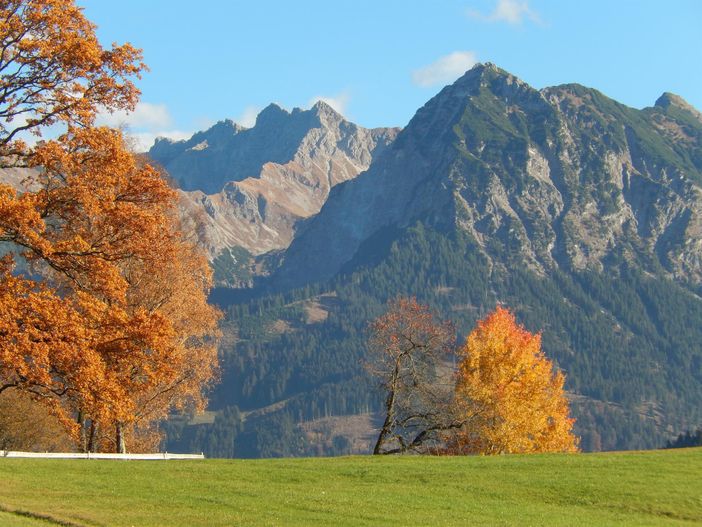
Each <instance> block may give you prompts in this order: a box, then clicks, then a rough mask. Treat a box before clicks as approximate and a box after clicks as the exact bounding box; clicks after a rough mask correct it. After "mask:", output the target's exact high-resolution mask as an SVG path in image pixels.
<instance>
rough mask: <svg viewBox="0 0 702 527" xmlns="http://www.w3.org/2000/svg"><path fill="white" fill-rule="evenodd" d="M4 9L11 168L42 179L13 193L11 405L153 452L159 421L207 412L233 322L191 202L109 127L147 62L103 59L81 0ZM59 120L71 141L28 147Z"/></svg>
mask: <svg viewBox="0 0 702 527" xmlns="http://www.w3.org/2000/svg"><path fill="white" fill-rule="evenodd" d="M0 10H2V13H1V15H2V17H3V19H2V20H4V22H0V40H1V41H2V42H3V43H4V45H5V53H4V54H3V57H2V60H3V61H4V62H3V63H2V64H0V77H1V79H2V80H1V81H0V82H2V86H3V89H4V91H2V90H0V119H4V121H3V124H2V126H0V160H1V161H2V165H3V166H18V165H21V166H26V167H30V168H33V169H34V172H33V173H32V175H31V177H29V178H28V179H27V181H26V182H25V185H24V187H23V188H22V189H16V188H13V187H11V186H9V185H2V184H0V248H4V251H5V252H8V251H9V254H6V255H5V256H4V257H3V258H2V259H1V260H0V393H2V392H4V391H6V390H18V391H22V392H24V393H26V394H29V395H31V396H32V397H33V398H34V400H35V401H37V402H41V403H43V404H45V405H46V406H47V407H48V408H50V409H51V410H52V411H53V412H54V414H55V415H56V416H58V417H59V418H60V420H61V421H62V422H63V424H64V426H65V427H66V429H67V430H68V432H69V433H70V434H71V435H72V437H73V438H74V440H75V441H76V443H77V445H78V447H79V448H81V449H84V450H117V451H125V450H126V444H127V442H130V443H131V444H132V445H135V446H136V447H137V448H141V447H143V448H150V447H152V446H153V443H154V439H155V438H156V439H157V436H155V435H154V434H153V422H154V421H155V420H157V419H161V418H163V417H165V416H166V415H167V413H168V412H169V411H170V410H172V409H180V410H183V409H197V408H201V407H202V406H203V405H204V397H203V395H202V393H203V389H204V388H206V387H207V385H208V384H210V383H211V382H212V381H213V380H214V379H215V378H216V374H217V359H216V337H217V327H216V326H217V320H218V313H217V311H216V310H215V309H214V308H212V307H211V306H209V305H208V304H207V302H206V295H207V291H208V290H209V288H210V285H211V275H210V271H209V268H208V266H207V262H206V261H205V259H204V257H203V256H202V254H201V253H200V251H199V250H198V249H197V247H195V245H194V244H193V243H191V242H190V241H188V240H187V239H186V236H185V235H184V234H183V233H182V232H181V231H180V228H179V225H178V222H177V220H176V217H177V211H176V206H177V200H176V194H175V192H174V191H173V190H172V189H170V188H169V187H168V185H167V184H166V182H165V180H164V178H163V177H162V176H161V174H159V173H158V172H157V171H156V170H155V169H154V168H152V167H151V166H149V165H148V164H146V163H144V162H143V161H141V160H140V159H139V158H138V157H136V156H135V155H133V154H132V153H131V152H130V151H129V150H128V148H127V147H126V145H125V143H124V139H123V137H122V135H121V133H120V132H118V131H115V130H110V129H107V128H96V127H93V121H94V118H95V115H96V112H97V111H98V110H108V111H114V110H116V109H127V110H128V109H132V108H133V105H134V104H135V102H136V96H137V94H138V92H137V91H136V88H135V87H134V86H133V84H132V83H131V82H130V81H129V76H131V75H134V74H137V73H138V72H139V70H140V69H141V67H142V66H141V65H140V63H138V60H139V53H138V52H137V51H136V50H134V49H133V48H131V47H130V46H128V45H125V46H122V47H113V49H112V50H110V51H105V50H102V48H101V47H100V46H99V43H98V42H97V40H96V38H95V35H94V27H93V26H92V24H90V23H89V22H88V21H86V20H85V19H84V18H83V16H82V13H81V11H80V10H79V9H78V8H76V7H75V6H74V5H73V2H71V1H69V0H26V1H22V2H19V1H18V2H4V3H3V4H2V8H1V9H0ZM52 57H53V59H52ZM13 61H14V62H13ZM38 65H39V66H38ZM37 68H39V69H37ZM41 68H47V70H46V72H45V74H44V75H43V76H42V72H41ZM12 83H15V87H14V89H12V88H11V86H12ZM17 94H20V95H17ZM16 119H19V120H20V124H19V125H16V124H13V123H14V122H15V120H16ZM53 123H63V124H64V125H65V129H66V131H65V133H63V134H62V135H61V136H60V137H58V138H57V139H54V140H51V141H46V142H43V143H39V144H38V146H36V147H33V148H32V147H28V146H27V144H25V143H24V142H23V141H22V140H21V139H18V135H17V134H18V133H20V132H27V131H31V132H33V133H35V134H40V133H41V130H42V127H43V126H44V125H47V124H53ZM18 261H23V262H25V263H26V265H25V266H24V267H23V268H22V269H20V268H18V267H17V265H16V264H17V262H18Z"/></svg>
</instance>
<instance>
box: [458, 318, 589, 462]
mask: <svg viewBox="0 0 702 527" xmlns="http://www.w3.org/2000/svg"><path fill="white" fill-rule="evenodd" d="M459 358H460V363H459V365H458V372H457V380H456V404H457V405H458V408H459V409H460V412H461V413H462V414H463V415H465V416H466V417H467V418H468V421H467V422H468V425H467V426H466V427H464V428H463V429H462V430H461V432H460V433H459V434H457V435H454V436H453V438H452V439H451V441H450V446H449V451H450V452H453V453H463V454H488V455H489V454H507V453H532V452H576V451H577V450H578V438H577V437H576V436H575V435H573V431H572V428H573V423H574V419H572V418H571V417H569V409H568V401H567V399H566V397H565V393H564V391H563V383H564V381H565V377H564V376H563V374H562V373H561V372H559V371H554V368H553V365H552V364H551V362H550V361H549V360H548V359H547V358H546V356H545V355H544V353H543V352H542V350H541V335H539V334H532V333H529V332H528V331H527V330H526V329H524V328H523V327H522V326H520V325H519V324H517V322H516V320H515V317H514V315H513V314H512V313H511V312H510V311H509V310H507V309H505V308H502V307H497V309H495V311H494V312H492V313H491V314H489V315H488V316H487V317H486V318H485V319H483V320H481V321H479V322H478V324H477V326H476V327H475V329H474V330H473V331H472V332H471V333H470V335H469V336H468V339H467V341H466V344H465V345H464V346H463V348H462V349H461V350H460V351H459Z"/></svg>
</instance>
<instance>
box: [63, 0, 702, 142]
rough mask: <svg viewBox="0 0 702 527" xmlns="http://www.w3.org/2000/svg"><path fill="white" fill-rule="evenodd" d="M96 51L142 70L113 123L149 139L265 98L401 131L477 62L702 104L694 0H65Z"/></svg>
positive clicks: (544, 80) (530, 76) (535, 77)
mask: <svg viewBox="0 0 702 527" xmlns="http://www.w3.org/2000/svg"><path fill="white" fill-rule="evenodd" d="M77 3H78V5H80V6H82V7H84V8H85V13H86V15H87V17H88V18H89V19H90V20H91V21H93V22H94V23H96V24H97V25H98V35H99V37H100V39H101V41H102V42H103V43H111V42H119V43H121V42H125V41H128V42H131V43H132V44H134V45H136V46H137V47H140V48H142V49H143V50H144V58H145V61H146V63H147V64H148V65H149V67H150V69H151V71H150V72H149V73H147V74H146V75H145V76H144V78H143V79H142V80H141V81H139V82H138V85H139V87H140V89H141V90H142V103H141V104H140V106H139V108H138V109H137V111H136V112H134V113H133V114H132V115H130V116H124V115H118V116H108V117H105V119H104V122H107V123H108V124H113V125H114V124H120V123H124V124H126V125H128V126H129V128H130V129H131V130H132V132H133V133H134V134H135V135H136V136H137V137H138V138H139V139H140V141H141V143H142V145H145V146H146V145H147V144H148V143H150V142H151V141H153V138H154V137H155V136H157V135H165V136H170V137H173V138H183V137H187V136H189V135H190V134H191V133H193V132H194V131H196V130H200V129H204V128H206V127H208V126H209V125H211V124H213V123H214V122H216V121H217V120H221V119H224V118H232V119H234V120H235V121H238V122H242V123H244V124H245V125H251V124H252V122H253V119H254V118H255V115H256V113H257V111H259V110H260V109H262V108H263V107H265V106H266V105H268V104H269V103H271V102H276V103H278V104H280V105H281V106H283V107H285V108H288V109H291V108H293V107H296V106H297V107H302V108H306V107H309V106H310V105H311V104H312V103H313V102H314V101H315V100H317V99H319V98H324V99H326V100H327V101H328V102H330V103H331V104H332V105H333V106H335V107H336V108H337V109H338V110H340V111H341V112H342V113H343V114H344V115H345V116H347V117H348V118H349V119H350V120H352V121H354V122H357V123H358V124H361V125H363V126H367V127H375V126H404V125H405V124H406V123H407V122H408V121H409V119H410V118H411V117H412V115H413V114H414V112H415V111H416V110H417V109H418V108H419V107H420V106H422V105H423V104H424V103H425V102H426V101H427V100H428V99H429V98H430V97H432V96H433V95H434V94H435V93H436V92H438V91H439V90H440V89H441V87H443V86H444V85H445V84H448V83H450V82H452V81H453V80H455V79H456V78H457V77H458V76H460V74H462V73H463V71H465V69H468V68H469V67H470V66H471V65H472V64H473V63H474V62H475V61H480V62H488V61H489V62H494V63H496V64H497V65H498V66H500V67H502V68H504V69H506V70H508V71H510V72H511V73H513V74H515V75H517V76H518V77H520V78H521V79H523V80H524V81H526V82H528V83H529V84H531V85H532V86H534V87H536V88H543V87H545V86H552V85H557V84H563V83H570V82H577V83H580V84H584V85H586V86H590V87H594V88H597V89H599V90H600V91H602V92H604V93H605V94H606V95H608V96H610V97H612V98H614V99H617V100H619V101H620V102H623V103H625V104H627V105H629V106H633V107H636V108H642V107H645V106H650V105H652V104H653V103H654V102H655V100H656V98H657V97H658V96H659V95H661V93H663V92H664V91H671V92H673V93H677V94H679V95H681V96H683V97H684V98H685V99H686V100H687V101H688V102H690V103H691V104H693V105H694V106H696V107H697V108H698V109H702V36H701V28H702V1H701V0H668V1H660V0H659V1H652V0H649V1H647V0H637V1H634V0H609V1H599V0H586V1H581V0H435V1H429V0H426V1H418V0H416V1H415V0H404V1H399V0H374V1H370V0H355V1H336V2H334V1H329V0H327V1H317V0H297V1H283V0H280V1H272V0H257V1H255V2H254V1H250V0H246V1H244V0H232V1H228V0H201V1H199V2H193V1H192V0H187V1H185V0H169V1H165V0H120V2H111V1H105V0H77Z"/></svg>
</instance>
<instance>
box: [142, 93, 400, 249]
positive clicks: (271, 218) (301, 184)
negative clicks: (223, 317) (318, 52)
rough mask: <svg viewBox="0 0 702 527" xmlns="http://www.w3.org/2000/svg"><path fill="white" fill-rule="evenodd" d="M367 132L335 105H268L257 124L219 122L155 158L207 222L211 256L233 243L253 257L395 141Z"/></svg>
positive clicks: (163, 148) (385, 131)
mask: <svg viewBox="0 0 702 527" xmlns="http://www.w3.org/2000/svg"><path fill="white" fill-rule="evenodd" d="M396 134H397V130H396V129H393V128H379V129H373V130H369V129H365V128H362V127H360V126H357V125H355V124H353V123H350V122H348V121H347V120H345V119H344V118H343V117H342V116H341V115H339V114H338V113H337V112H335V111H334V110H333V109H332V108H331V107H330V106H328V105H327V104H325V103H323V102H319V103H317V104H316V105H315V106H314V107H313V108H312V109H310V110H307V111H303V110H300V109H297V108H296V109H294V110H293V111H292V112H287V111H286V110H283V109H282V108H280V107H278V106H276V105H270V106H268V107H267V108H266V109H264V110H263V111H262V112H261V113H260V114H259V116H258V118H257V120H256V125H255V126H254V127H253V128H251V129H244V128H242V127H239V126H238V125H236V124H234V123H232V122H231V121H224V122H220V123H217V124H216V125H215V126H213V127H212V128H211V129H209V130H207V131H205V132H200V133H197V134H195V135H194V136H193V137H192V138H191V139H190V140H188V141H180V142H177V143H173V142H170V141H168V140H161V141H158V142H157V143H156V144H155V145H154V147H153V148H152V149H151V151H150V152H149V154H150V155H151V157H152V158H153V159H154V160H155V161H157V162H159V163H160V164H162V165H163V166H164V167H165V168H166V170H167V171H168V173H169V174H170V176H171V177H172V178H173V179H175V180H176V181H177V182H178V184H179V186H180V187H181V189H182V197H183V209H184V212H183V214H184V216H185V217H189V218H193V217H194V216H197V221H198V222H200V223H201V231H203V239H204V241H205V245H206V246H207V247H208V249H209V251H210V254H211V255H212V256H215V255H217V254H218V253H219V252H220V251H221V250H222V249H225V248H228V247H243V248H244V249H246V250H247V251H249V252H250V253H251V254H253V255H258V254H262V253H266V252H268V251H273V250H280V249H283V248H286V247H287V246H288V245H289V244H290V241H291V240H292V237H293V235H294V232H295V228H296V225H297V224H298V223H299V222H300V221H301V220H303V219H306V218H309V217H310V216H312V215H314V214H316V213H317V212H318V211H319V209H320V208H321V206H322V205H323V203H324V202H325V201H326V199H327V196H328V195H329V192H330V190H331V189H332V187H334V186H335V185H337V184H338V183H341V182H343V181H347V180H349V179H352V178H354V177H356V176H357V175H358V174H359V173H360V172H362V171H364V170H366V169H367V168H368V166H369V165H370V163H371V161H372V159H373V158H374V157H376V156H378V155H379V154H380V153H381V152H382V151H383V150H384V149H385V148H386V147H387V146H388V145H389V144H390V143H391V142H392V141H393V139H394V138H395V136H396Z"/></svg>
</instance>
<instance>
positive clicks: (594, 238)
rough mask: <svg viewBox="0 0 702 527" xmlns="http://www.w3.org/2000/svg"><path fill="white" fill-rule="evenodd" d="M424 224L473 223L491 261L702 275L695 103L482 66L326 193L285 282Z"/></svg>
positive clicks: (289, 256)
mask: <svg viewBox="0 0 702 527" xmlns="http://www.w3.org/2000/svg"><path fill="white" fill-rule="evenodd" d="M416 221H422V222H427V223H429V224H432V225H436V226H439V227H440V228H442V229H444V230H447V229H449V230H450V229H460V230H462V231H465V232H467V233H469V234H470V235H471V236H472V237H473V238H474V239H475V240H476V242H477V244H478V246H479V247H480V249H481V251H482V252H483V253H484V254H485V255H486V256H487V257H488V258H489V260H490V261H491V262H493V263H494V264H495V265H501V264H503V263H504V262H506V261H508V260H511V261H519V262H522V263H524V264H525V265H526V266H527V267H529V268H531V269H532V270H534V271H536V272H537V273H540V274H542V273H547V272H548V270H549V269H552V268H554V267H556V266H560V267H566V268H573V269H586V268H588V269H598V270H601V269H603V268H605V267H606V266H607V265H608V264H609V262H612V261H615V260H616V261H621V260H622V259H624V260H627V261H636V262H639V263H640V264H641V265H642V266H643V267H644V268H646V269H647V270H650V271H652V272H658V271H662V272H663V273H664V274H666V275H668V276H671V277H673V278H675V279H677V280H679V281H681V282H686V283H690V284H693V285H694V284H697V285H699V284H700V283H701V282H702V120H700V114H699V112H697V111H696V110H695V109H694V108H692V107H691V106H689V105H688V104H687V103H685V101H683V100H682V99H681V98H680V97H677V96H674V95H672V94H664V96H663V97H661V99H659V101H658V102H657V103H656V106H655V107H652V108H646V109H644V110H635V109H632V108H628V107H626V106H624V105H621V104H619V103H617V102H616V101H613V100H611V99H609V98H607V97H605V96H604V95H602V94H601V93H599V92H597V91H596V90H592V89H588V88H585V87H583V86H578V85H566V86H558V87H554V88H547V89H544V90H542V91H537V90H535V89H533V88H531V87H530V86H528V85H527V84H526V83H524V82H522V81H520V80H519V79H517V78H516V77H514V76H512V75H510V74H509V73H507V72H505V71H503V70H500V69H499V68H497V67H495V66H494V65H491V64H486V65H479V66H476V67H475V68H473V69H472V70H470V71H468V72H467V73H466V74H465V75H464V76H463V77H462V78H461V79H459V80H458V81H456V82H455V83H454V84H453V85H451V86H448V87H446V88H444V89H443V90H442V91H441V92H440V93H439V94H438V95H437V96H435V97H434V98H433V99H431V100H430V101H429V102H428V103H427V104H426V105H425V106H424V107H423V108H421V109H420V110H419V111H418V112H417V114H416V115H415V117H414V118H413V119H412V120H411V122H410V123H409V125H408V126H407V127H406V128H405V129H404V130H403V131H402V132H401V133H400V134H399V135H398V137H397V139H396V140H395V142H394V143H393V144H392V145H391V146H390V147H389V148H388V151H387V152H386V153H385V155H383V156H382V157H380V158H378V159H377V160H376V161H375V162H374V163H373V164H372V165H371V167H370V168H369V170H368V171H367V172H365V173H363V174H361V175H360V176H358V177H357V178H356V179H354V180H353V181H349V182H347V183H345V184H343V185H339V186H338V187H336V188H335V189H334V190H333V191H332V193H331V195H330V197H329V200H328V201H327V203H326V204H325V206H324V207H323V208H322V210H321V212H320V214H319V215H318V216H316V217H315V218H314V219H312V220H310V221H309V222H308V224H307V225H306V226H305V228H304V229H303V231H302V232H301V233H300V234H299V235H298V237H297V238H296V239H295V241H294V242H293V244H292V245H291V247H290V248H289V250H288V251H287V253H286V255H285V261H284V263H283V266H282V268H281V269H280V271H279V273H278V275H277V277H276V280H277V283H278V285H280V286H283V287H290V286H295V285H299V284H302V283H304V282H305V281H307V280H309V277H310V276H317V277H318V278H320V279H324V278H329V277H331V276H333V275H334V274H336V273H337V272H339V270H340V269H341V268H342V267H343V266H344V264H346V263H347V262H349V261H350V260H351V259H352V258H354V255H355V254H356V252H357V251H358V250H359V247H361V244H362V243H363V242H364V241H365V240H367V239H369V238H371V237H372V236H373V235H374V233H376V232H379V231H381V230H382V229H386V228H388V227H392V228H400V229H401V228H403V227H406V226H408V225H410V224H412V223H413V222H416ZM642 262H645V263H642Z"/></svg>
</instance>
